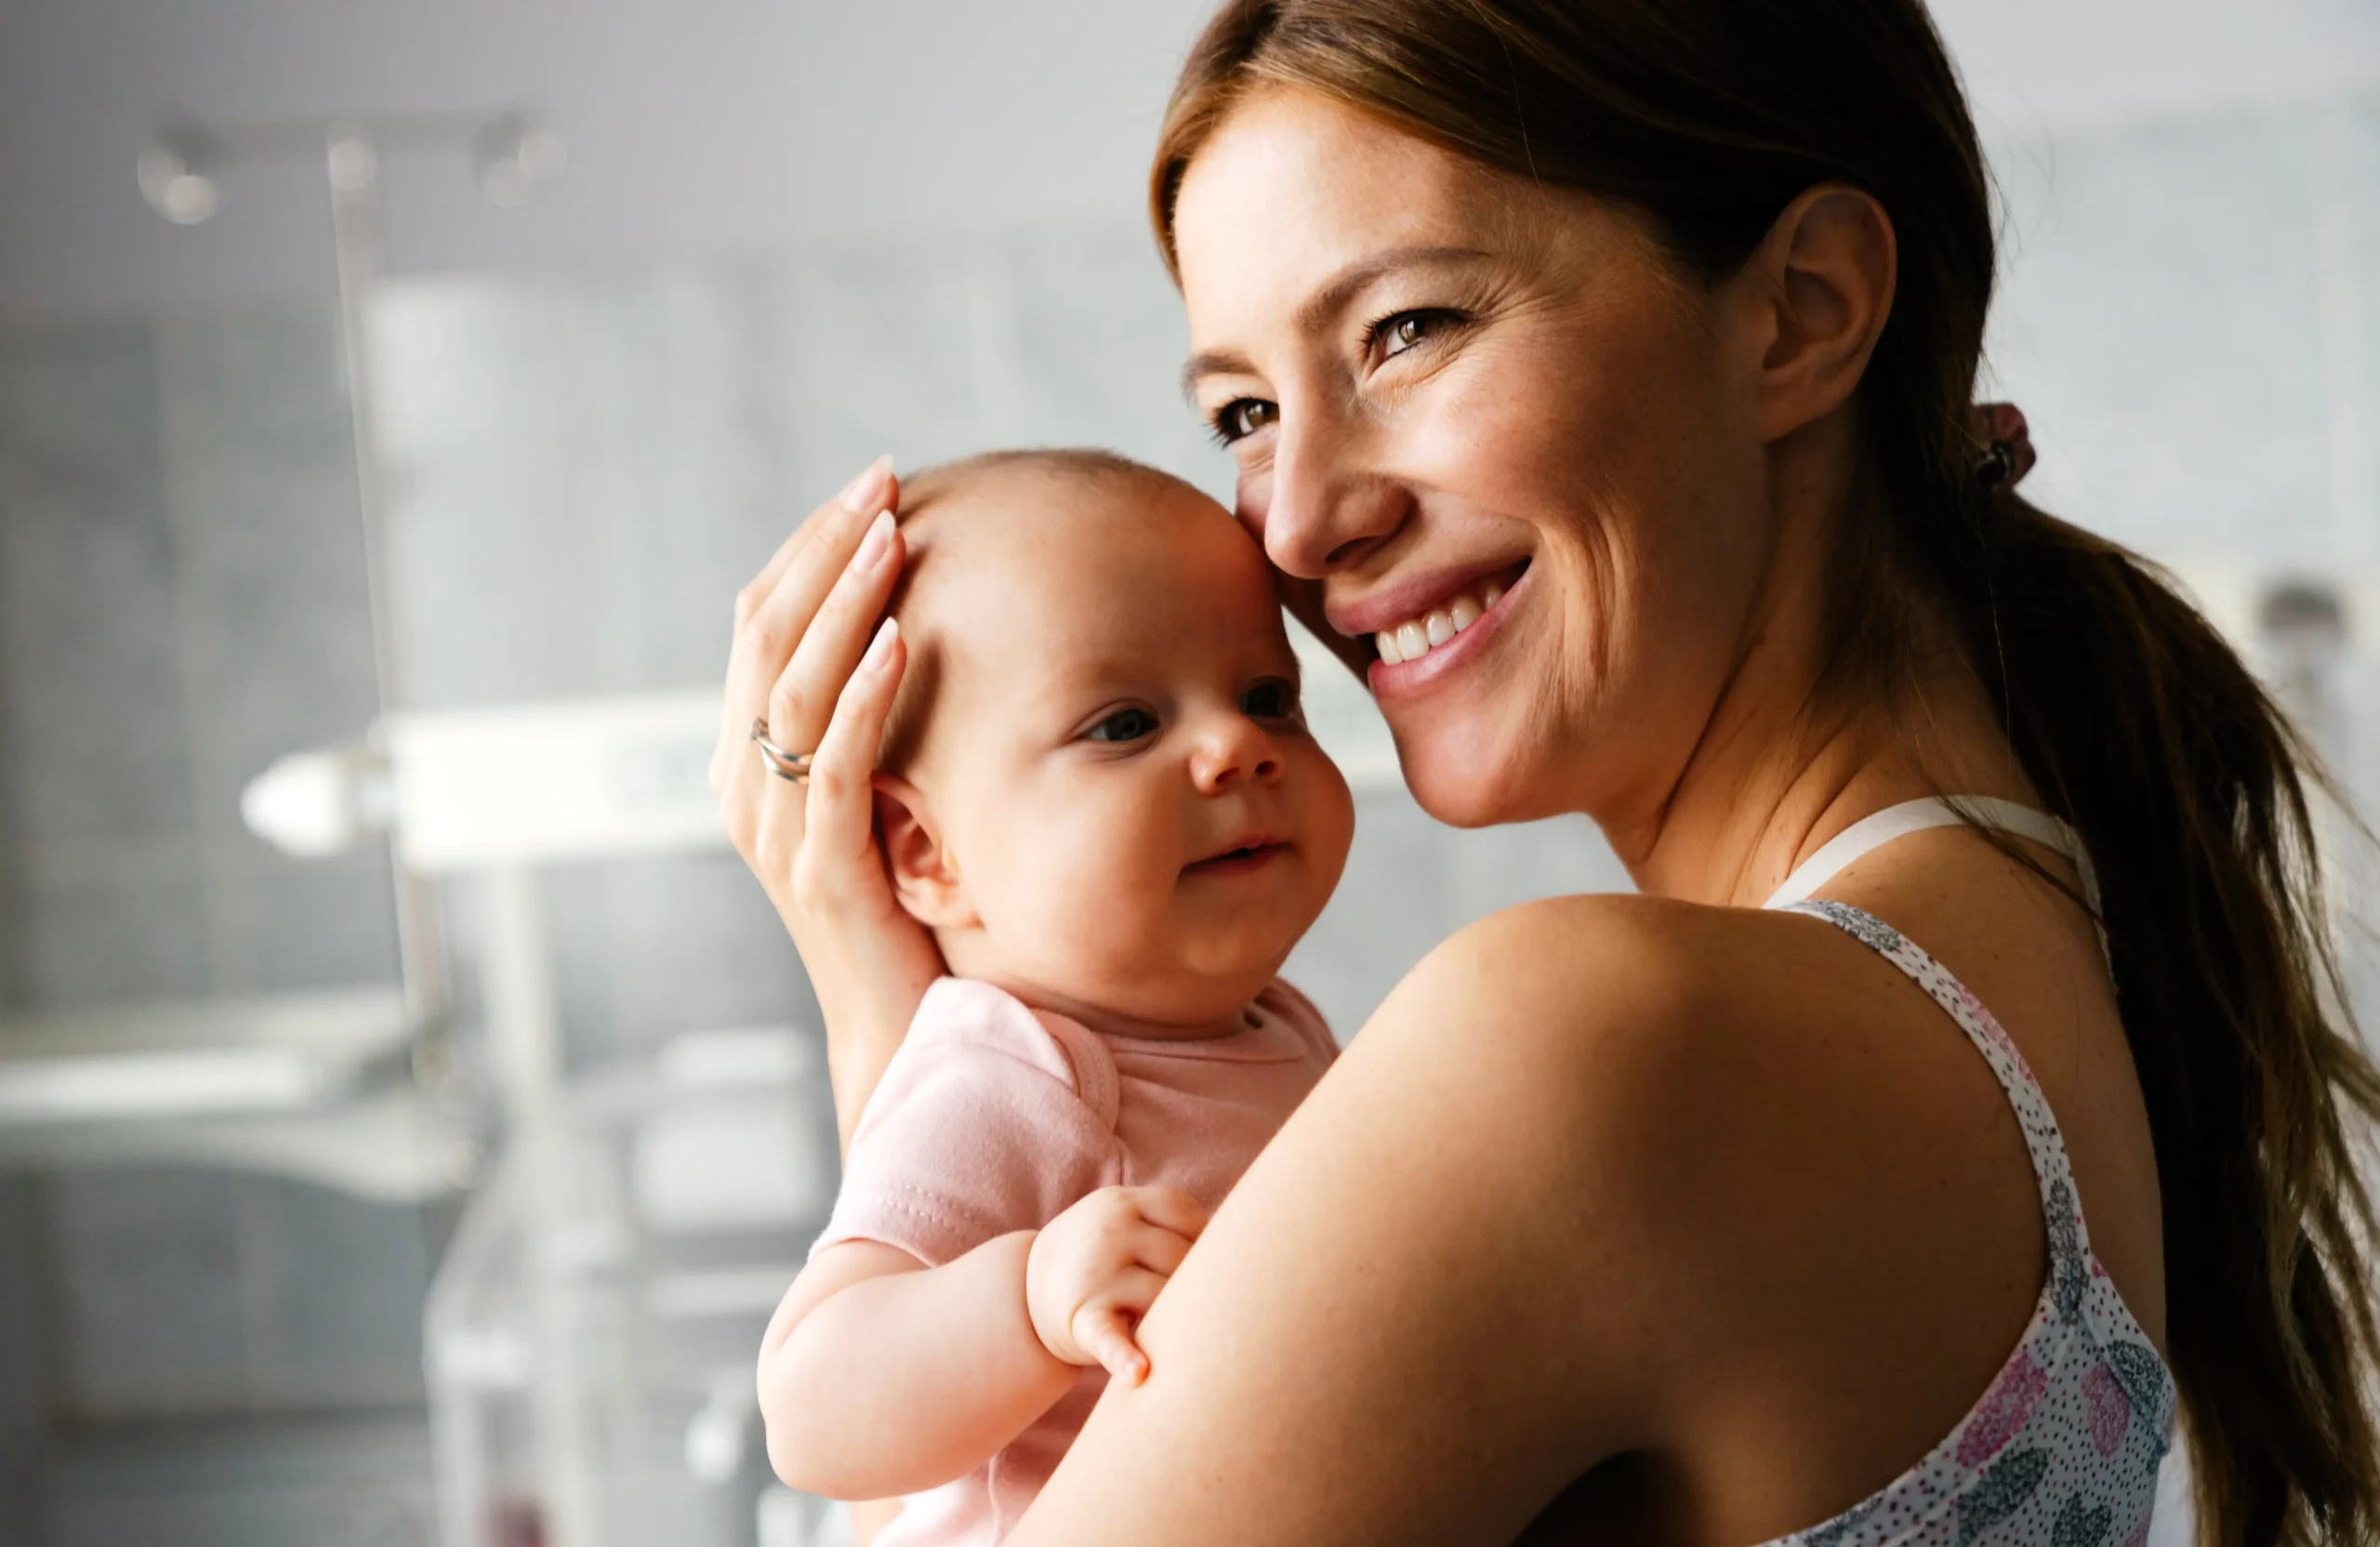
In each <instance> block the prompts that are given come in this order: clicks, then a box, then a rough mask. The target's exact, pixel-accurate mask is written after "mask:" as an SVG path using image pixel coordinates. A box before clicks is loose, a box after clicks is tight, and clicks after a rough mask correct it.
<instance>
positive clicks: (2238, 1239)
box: [1151, 0, 2380, 1544]
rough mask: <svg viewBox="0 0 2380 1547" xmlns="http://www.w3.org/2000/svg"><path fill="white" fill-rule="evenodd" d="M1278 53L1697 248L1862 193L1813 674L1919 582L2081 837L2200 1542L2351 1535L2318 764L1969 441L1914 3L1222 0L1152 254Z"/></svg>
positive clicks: (1163, 187)
mask: <svg viewBox="0 0 2380 1547" xmlns="http://www.w3.org/2000/svg"><path fill="white" fill-rule="evenodd" d="M1272 85H1279V86H1294V87H1299V88H1302V89H1306V90H1312V91H1317V92H1321V93H1323V94H1326V95H1328V96H1329V97H1331V98H1334V99H1338V100H1340V101H1342V102H1344V103H1346V104H1348V105H1350V106H1352V107H1354V108H1355V109H1356V110H1357V111H1360V112H1365V113H1368V114H1370V115H1372V116H1374V117H1376V118H1379V119H1381V120H1383V121H1385V122H1387V123H1389V124H1391V125H1393V126H1396V127H1398V128H1400V129H1403V130H1405V131H1406V132H1408V133H1411V134H1413V135H1415V136H1418V137H1420V138H1421V139H1426V140H1428V141H1431V142H1432V143H1435V144H1436V145H1438V146H1440V147H1442V148H1444V149H1446V150H1448V151H1450V152H1454V153H1456V154H1458V155H1461V156H1465V157H1468V158H1471V159H1472V160H1474V161H1476V162H1478V163H1481V164H1483V165H1487V166H1489V167H1492V168H1495V169H1497V170H1499V171H1501V172H1504V173H1507V174H1510V175H1513V176H1515V177H1525V178H1528V179H1534V180H1539V181H1542V182H1544V183H1548V184H1553V185H1558V186H1564V187H1568V188H1572V189H1577V190H1581V191H1584V192H1588V193H1591V194H1593V195H1595V196H1597V197H1600V198H1604V199H1607V200H1609V201H1612V202H1614V203H1615V204H1617V205H1621V206H1623V207H1626V208H1629V209H1631V210H1633V212H1635V213H1636V214H1637V215H1638V216H1639V217H1640V218H1643V219H1644V220H1645V222H1646V225H1647V226H1648V227H1649V229H1650V230H1651V231H1653V233H1654V234H1655V235H1656V236H1657V237H1658V238H1659V240H1660V241H1661V242H1662V243H1663V244H1664V245H1665V246H1666V247H1667V249H1668V251H1669V252H1670V254H1671V255H1672V257H1673V259H1674V260H1675V261H1677V262H1678V263H1680V264H1681V265H1683V266H1684V267H1685V268H1686V270H1687V271H1691V272H1693V273H1696V274H1698V275H1699V276H1701V277H1703V278H1705V279H1717V278H1720V277H1724V276H1726V275H1727V274H1729V273H1732V272H1734V271H1736V270H1737V269H1738V268H1739V267H1740V265H1741V264H1742V263H1743V262H1744V260H1745V259H1746V258H1749V257H1750V256H1751V254H1752V252H1753V250H1754V249H1755V248H1756V247H1757V246H1758V245H1760V243H1761V241H1762V239H1763V238H1764V237H1765V235H1766V234H1767V232H1768V231H1769V228H1770V226H1771V225H1772V224H1773V222H1774V221H1775V220H1776V218H1777V217H1778V215H1779V214H1780V213H1781V212H1782V211H1783V210H1784V208H1785V206H1786V205H1789V204H1791V203H1792V201H1793V200H1794V199H1795V198H1796V197H1797V196H1799V195H1800V194H1801V193H1802V192H1804V191H1805V190H1806V189H1808V188H1809V187H1811V186H1812V185H1813V184H1816V183H1819V182H1827V181H1841V182H1845V183H1850V184H1853V185H1856V186H1858V187H1859V188H1862V189H1865V190H1866V191H1868V192H1870V193H1871V194H1872V195H1874V196H1875V197H1876V199H1878V200H1879V201H1880V202H1881V203H1882V204H1883V205H1884V208H1885V210H1886V211H1887V212H1888V214H1889V215H1890V217H1891V218H1892V221H1893V225H1894V230H1895V232H1896V234H1897V237H1898V241H1899V253H1900V274H1899V289H1898V293H1897V298H1896V299H1895V302H1894V310H1893V313H1892V316H1891V319H1890V321H1889V322H1888V324H1886V326H1885V329H1884V334H1883V337H1882V339H1881V340H1880V342H1879V344H1878V347H1877V349H1876V351H1875V355H1874V358H1873V361H1872V363H1871V365H1870V368H1869V370H1868V374H1867V376H1866V377H1865V379H1864V380H1863V382H1862V384H1861V388H1860V398H1859V412H1860V415H1861V423H1862V428H1863V433H1864V454H1865V456H1866V458H1867V467H1866V472H1867V475H1868V477H1869V478H1870V479H1871V484H1872V486H1873V487H1874V488H1875V489H1877V490H1878V491H1880V493H1881V496H1882V497H1881V498H1878V499H1876V500H1874V501H1873V502H1872V505H1873V509H1872V510H1871V511H1862V512H1857V513H1855V514H1854V516H1853V517H1852V518H1851V519H1852V521H1853V522H1855V527H1856V529H1855V530H1854V531H1853V532H1851V533H1850V534H1848V535H1847V537H1846V540H1845V543H1844V544H1843V545H1842V553H1841V558H1842V562H1840V563H1838V564H1837V565H1836V566H1835V573H1834V575H1833V577H1832V581H1833V587H1834V590H1835V594H1834V595H1833V596H1831V598H1830V603H1831V613H1832V615H1833V630H1832V640H1831V646H1832V649H1831V657H1830V661H1829V673H1828V675H1829V678H1830V680H1834V681H1840V680H1844V679H1845V677H1853V676H1856V677H1860V678H1864V679H1867V680H1870V681H1879V682H1883V683H1884V684H1886V685H1890V684H1891V683H1892V682H1893V681H1895V679H1896V676H1897V673H1898V672H1899V671H1900V670H1901V668H1900V667H1899V664H1898V663H1900V662H1903V661H1906V660H1907V659H1909V658H1910V656H1909V646H1910V645H1911V642H1912V641H1911V639H1910V637H1909V629H1910V628H1911V620H1912V619H1914V618H1917V617H1919V616H1922V615H1924V613H1925V612H1927V611H1931V612H1932V613H1933V614H1934V615H1936V616H1937V617H1938V616H1941V615H1945V614H1946V613H1947V615H1948V616H1949V617H1950V618H1951V619H1952V620H1953V621H1954V623H1955V625H1956V628H1957V630H1958V634H1959V636H1960V638H1961V640H1962V642H1963V643H1964V648H1965V652H1966V655H1967V659H1968V662H1969V664H1970V665H1971V666H1972V667H1973V668H1974V669H1975V671H1976V674H1977V678H1978V680H1979V681H1981V682H1982V683H1983V684H1984V686H1985V688H1986V690H1987V691H1988V692H1989V693H1990V694H1991V696H1992V699H1993V702H1994V704H1995V707H1996V708H1997V710H1998V712H1999V716H2000V721H2001V723H2002V725H2003V728H2004V729H2005V731H2006V733H2007V735H2008V739H2009V741H2010V742H2011V744H2012V745H2013V746H2014V747H2015V749H2016V753H2017V756H2018V757H2019V759H2020V760H2022V762H2023V765H2024V768H2025V770H2026V772H2027V774H2029V775H2030V777H2031V779H2032V782H2033V784H2034V786H2035V787H2037V788H2038V789H2040V790H2041V792H2042V794H2043V798H2044V799H2045V800H2048V801H2049V802H2050V804H2051V805H2052V806H2054V807H2055V808H2056V811H2057V813H2058V814H2060V815H2062V816H2064V817H2066V818H2067V819H2068V820H2069V821H2070V822H2072V823H2073V824H2074V826H2076V827H2078V828H2079V829H2081V831H2082V833H2083V839H2084V840H2085V841H2086V843H2087V844H2088V845H2089V848H2090V851H2091V853H2093V855H2094V856H2095V857H2096V860H2097V864H2098V868H2099V872H2100V875H2101V877H2102V878H2103V883H2104V893H2105V895H2104V902H2103V907H2102V919H2103V922H2104V924H2105V927H2106V930H2107V934H2108V940H2109V946H2110V954H2111V958H2112V963H2113V969H2114V974H2115V982H2116V988H2117V997H2118V1003H2119V1005H2120V1007H2121V1010H2122V1016H2123V1023H2124V1031H2125V1035H2126V1037H2127V1038H2128V1039H2129V1041H2130V1043H2131V1047H2132V1054H2133V1059H2134V1062H2135V1064H2136V1066H2137V1068H2138V1070H2139V1075H2140V1083H2141V1089H2142V1091H2143V1094H2144V1095H2145V1096H2146V1098H2147V1101H2148V1107H2149V1124H2150V1128H2151V1131H2152V1132H2153V1134H2154V1138H2155V1143H2156V1148H2157V1160H2158V1175H2159V1180H2160V1183H2161V1184H2162V1191H2163V1197H2164V1232H2165V1263H2166V1268H2167V1306H2168V1316H2167V1329H2168V1339H2167V1341H2168V1345H2169V1347H2170V1349H2171V1354H2172V1360H2171V1362H2172V1366H2173V1369H2174V1373H2175V1382H2176V1384H2177V1385H2178V1387H2179V1389H2180V1393H2181V1397H2182V1405H2183V1417H2184V1422H2185V1425H2186V1428H2187V1432H2188V1435H2189V1437H2190V1439H2191V1442H2192V1446H2191V1448H2192V1452H2193V1461H2194V1462H2195V1466H2196V1475H2197V1479H2198V1491H2199V1510H2200V1516H2201V1526H2202V1533H2203V1536H2204V1539H2205V1540H2208V1541H2211V1542H2220V1543H2227V1544H2228V1543H2254V1544H2262V1543H2267V1542H2316V1541H2339V1542H2346V1541H2357V1542H2360V1541H2364V1540H2369V1539H2371V1538H2372V1537H2373V1534H2374V1533H2375V1531H2380V1455H2376V1454H2375V1428H2374V1421H2373V1406H2372V1395H2371V1389H2370V1384H2369V1382H2370V1377H2371V1374H2372V1370H2373V1352H2374V1326H2373V1302H2372V1292H2371V1279H2370V1273H2369V1264H2368V1263H2367V1261H2366V1256H2365V1251H2366V1243H2367V1241H2368V1239H2369V1236H2370V1232H2371V1225H2372V1211H2371V1207H2370V1203H2369V1200H2368V1198H2367V1197H2366V1196H2365V1194H2364V1191H2363V1187H2362V1184H2361V1183H2360V1179H2359V1175H2358V1172H2357V1170H2356V1159H2357V1155H2358V1151H2359V1149H2360V1135H2361V1132H2362V1131H2363V1130H2364V1128H2365V1127H2366V1126H2367V1125H2368V1124H2369V1123H2370V1122H2371V1121H2372V1120H2373V1118H2374V1117H2375V1116H2380V1074H2375V1072H2374V1070H2373V1065H2372V1064H2371V1063H2370V1061H2369V1060H2368V1059H2367V1058H2366V1057H2365V1055H2364V1053H2363V1051H2361V1048H2360V1044H2359V1043H2358V1042H2357V1040H2356V1039H2355V1038H2354V1037H2353V1036H2352V1034H2351V1029H2350V1028H2349V1027H2348V1025H2347V1020H2346V1012H2345V1009H2344V1003H2345V995H2344V993H2343V991H2342V989H2341V985H2340V977H2339V973H2338V970H2337V964H2336V961H2335V959H2334V955H2333V952H2332V947H2331V943H2330V934H2329V930H2328V925H2327V923H2326V921H2325V919H2324V915H2323V908H2322V899H2321V889H2320V884H2319V880H2320V878H2319V876H2318V873H2317V870H2316V866H2315V862H2314V842H2313V837H2314V835H2313V825H2312V822H2311V820H2310V818H2309V813H2308V809H2307V806H2308V793H2307V792H2308V789H2309V788H2310V787H2317V786H2319V784H2320V775H2319V774H2318V772H2317V771H2316V770H2315V769H2314V768H2313V765H2312V764H2311V762H2310V760H2308V758H2307V753H2306V751H2305V749H2304V747H2302V745H2301V743H2300V742H2299V741H2298V739H2297V737H2296V735H2295V734H2294V732H2293V730H2292V729H2291V727H2290V726H2289V724H2288V722H2287V721H2285V720H2284V719H2283V717H2282V716H2281V713H2280V712H2279V710H2278V709H2277V708H2276V707H2274V705H2273V703H2272V701H2271V700H2270V699H2269V698H2268V696H2267V695H2266V694H2265V693H2264V691H2263V690H2262V689H2261V688H2260V687H2259V686H2258V685H2257V683H2256V682H2255V681H2254V679H2253V678H2252V677H2251V676H2250V675H2249V673H2248V671H2247V669H2246V668H2245V667H2243V666H2242V665H2241V661H2240V659H2239V657H2238V655H2235V654H2234V653H2233V652H2232V650H2231V649H2230V648H2229V647H2228V645H2226V644H2225V643H2224V641H2222V639H2221V638H2219V637H2218V636H2217V635H2216V633H2215V630H2214V629H2213V628H2210V627H2209V626H2208V624H2207V623H2206V621H2205V620H2204V619H2203V618H2202V617H2201V616H2200V615H2198V613H2197V612H2196V611H2194V610H2193V609H2192V608H2191V607H2190V606H2189V604H2188V602H2184V601H2183V600H2182V599H2181V597H2180V596H2179V595H2177V594H2176V592H2175V589H2174V588H2173V586H2172V585H2171V584H2170V583H2169V582H2168V581H2167V580H2166V579H2165V577H2163V576H2162V575H2161V574H2160V573H2158V572H2157V571H2156V570H2155V569H2153V568H2152V567H2150V566H2149V564H2147V563H2146V562H2143V561H2142V560H2141V559H2139V558H2138V557H2137V556H2136V555H2135V554H2133V553H2131V552H2129V551H2127V550H2125V549H2122V548H2121V547H2119V546H2117V545H2116V544H2113V543H2110V542H2108V541H2106V540H2104V539H2102V538H2099V537H2096V536H2092V535H2091V534H2089V533H2087V532H2083V531H2082V530H2080V529H2079V528H2077V527H2074V526H2071V525H2069V524H2068V523H2066V522H2062V521H2059V520H2057V519H2056V518H2055V517H2053V516H2050V515H2047V514H2045V513H2043V511H2041V510H2038V509H2034V508H2033V507H2032V506H2030V505H2029V504H2027V503H2026V502H2024V501H2023V500H2021V499H2019V498H2017V497H2016V496H2015V495H2014V494H2012V493H2009V492H2006V491H2005V490H1994V489H1991V488H1989V487H1987V486H1986V484H1985V483H1984V482H1983V481H1982V479H1981V478H1980V477H1979V476H1978V470H1977V469H1978V454H1979V453H1980V452H1981V451H1982V449H1983V448H1982V447H1980V446H1979V445H1978V444H1977V440H1976V438H1975V434H1974V431H1973V430H1972V429H1971V406H1972V404H1971V399H1972V394H1973V391H1974V387H1975V380H1976V372H1977V364H1978V362H1979V360H1980V357H1981V354H1982V348H1983V331H1984V314H1985V311H1986V309H1987V308H1988V306H1989V304H1990V296H1991V284H1992V272H1993V229H1992V214H1991V199H1990V178H1989V174H1988V173H1987V171H1986V169H1985V165H1984V160H1983V154H1982V152H1981V150H1980V148H1979V147H1978V145H1977V140H1976V134H1975V127H1974V124H1973V121H1972V119H1971V118H1970V117H1969V114H1968V111H1967V105H1966V100H1965V98H1964V93H1963V91H1962V90H1961V87H1960V85H1959V81H1958V77H1957V74H1956V73H1955V72H1954V71H1953V69H1952V68H1951V65H1950V59H1949V57H1948V55H1947V54H1946V53H1945V52H1944V50H1943V47H1942V44H1941V40H1940V38H1939V37H1938V36H1937V34H1936V33H1935V30H1934V26H1933V23H1932V20H1930V18H1929V17H1928V16H1927V14H1926V12H1925V10H1924V7H1923V5H1922V4H1921V3H1920V0H1796V3H1795V4H1792V5H1778V4H1776V3H1775V0H1233V3H1231V4H1227V5H1226V6H1224V7H1223V10H1222V11H1221V13H1220V14H1218V15H1217V16H1216V17H1215V19H1214V20H1213V21H1212V22H1211V23H1210V25H1209V26H1208V29H1207V31H1206V33H1204V35H1203V36H1202V37H1201V38H1200V39H1199V41H1198V43H1197V46H1196V47H1195V48H1194V49H1193V51H1192V53H1191V56H1190V60H1189V63H1188V65H1187V66H1186V67H1185V69H1184V71H1183V77H1182V81H1181V84H1180V86H1178V87H1177V88H1176V91H1175V93H1174V98H1173V102H1172V106H1171V109H1170V112H1169V113H1168V116H1167V120H1166V126H1165V130H1164V134H1163V138H1162V139H1161V141H1160V144H1159V147H1158V152H1157V165H1156V170H1155V173H1154V176H1153V179H1152V188H1151V202H1152V206H1153V213H1154V216H1155V218H1156V222H1157V232H1158V238H1159V241H1160V243H1161V244H1162V245H1163V246H1164V248H1165V251H1166V257H1167V260H1168V262H1169V263H1171V262H1172V260H1173V240H1172V236H1173V233H1172V222H1173V205H1174V201H1175V197H1176V195H1177V193H1178V192H1179V191H1180V188H1181V183H1182V179H1183V174H1184V172H1185V171H1186V170H1187V168H1188V166H1189V164H1190V161H1191V159H1192V158H1193V157H1194V156H1195V155H1197V152H1198V151H1199V149H1200V147H1201V146H1202V145H1203V144H1204V143H1205V141H1206V140H1207V139H1208V138H1209V136H1210V134H1211V133H1212V131H1213V129H1214V126H1216V125H1217V124H1218V123H1220V122H1221V120H1222V118H1223V116H1224V115H1225V114H1226V113H1227V112H1229V111H1230V109H1231V107H1232V105H1233V103H1234V102H1236V100H1238V99H1240V97H1242V96H1243V95H1244V94H1246V93H1247V92H1249V91H1250V90H1252V89H1257V88H1261V87H1263V86H1272ZM1859 522H1865V525H1864V526H1858V525H1857V523H1859Z"/></svg>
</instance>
